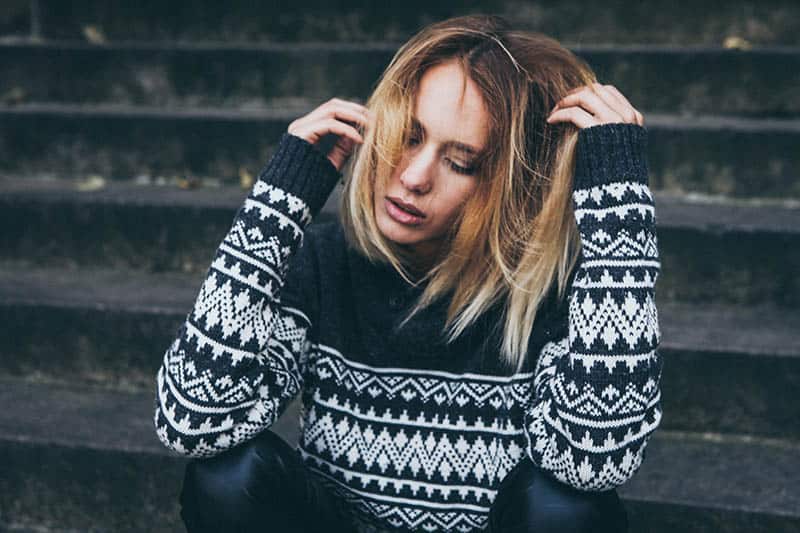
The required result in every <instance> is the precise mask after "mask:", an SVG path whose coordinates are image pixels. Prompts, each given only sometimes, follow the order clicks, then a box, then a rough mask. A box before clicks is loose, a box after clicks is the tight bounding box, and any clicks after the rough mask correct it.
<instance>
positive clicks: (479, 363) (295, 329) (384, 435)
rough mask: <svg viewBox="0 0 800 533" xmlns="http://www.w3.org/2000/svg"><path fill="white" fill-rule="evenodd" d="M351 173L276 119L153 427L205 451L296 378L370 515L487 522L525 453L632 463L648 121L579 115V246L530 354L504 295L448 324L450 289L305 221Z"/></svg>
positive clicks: (639, 403)
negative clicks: (457, 331) (428, 297)
mask: <svg viewBox="0 0 800 533" xmlns="http://www.w3.org/2000/svg"><path fill="white" fill-rule="evenodd" d="M341 178H342V175H341V173H340V172H339V171H338V170H337V169H336V168H335V166H334V165H333V164H332V163H331V162H330V160H329V159H328V158H327V157H326V156H325V155H324V154H323V153H322V152H321V151H319V150H318V149H317V148H316V147H315V146H314V145H312V144H310V143H309V142H307V141H306V140H304V139H302V138H300V137H297V136H294V135H292V134H289V133H288V132H287V133H284V135H283V136H282V138H281V139H280V142H279V144H278V147H277V150H276V152H275V153H274V155H273V156H272V158H271V159H270V160H269V162H268V163H267V165H266V166H265V167H264V169H263V171H262V172H261V173H260V174H259V177H258V179H257V180H256V182H255V184H254V185H253V187H252V189H251V190H250V192H249V193H248V195H247V197H246V198H245V200H244V203H243V205H242V206H241V207H240V208H239V209H238V211H237V212H236V215H235V217H234V219H233V224H232V227H231V228H230V231H229V232H228V233H227V235H226V236H225V237H224V240H223V241H222V243H221V244H220V245H219V248H218V249H217V250H216V252H215V254H214V256H213V261H212V263H211V266H210V268H209V269H208V271H207V274H206V277H205V280H204V281H203V283H202V286H201V288H200V293H199V295H198V296H197V299H196V301H195V303H194V305H193V307H192V309H191V310H190V312H189V313H188V315H187V316H186V320H185V322H184V323H183V324H182V326H181V327H180V329H179V331H178V332H177V336H176V338H175V339H174V341H173V342H172V343H171V345H170V346H169V347H168V349H167V350H166V353H165V354H164V357H163V363H162V365H161V367H160V368H159V370H158V374H157V394H156V398H155V416H154V423H155V428H156V431H157V434H158V437H159V439H160V440H161V442H162V443H163V444H164V445H165V446H166V447H168V448H169V449H171V450H174V451H176V452H179V453H180V454H183V455H185V456H190V457H210V456H213V455H216V454H220V453H223V452H225V451H226V450H228V449H230V448H231V447H233V446H236V445H238V444H241V443H243V442H245V441H247V440H248V439H252V438H253V437H254V436H255V435H256V434H258V433H259V432H261V431H264V430H266V429H267V428H269V427H270V426H271V425H272V424H273V423H274V422H275V421H276V419H277V418H278V417H279V416H280V415H281V414H282V413H283V412H284V411H285V410H286V408H287V407H288V405H289V404H290V403H291V402H292V400H293V399H295V398H296V397H297V395H298V394H301V399H302V405H303V409H302V411H301V412H302V415H301V417H300V421H299V422H300V425H301V437H300V441H299V443H298V445H297V449H298V451H299V453H300V455H301V457H302V459H303V461H304V463H305V464H306V465H307V467H308V470H309V472H310V474H311V475H313V476H315V477H316V478H317V479H319V481H320V482H321V483H323V484H324V485H325V486H327V487H328V488H329V489H330V490H331V491H333V492H334V493H335V494H336V495H337V496H338V497H340V498H341V501H342V505H344V506H346V508H347V509H348V510H349V511H350V513H351V515H352V516H353V517H354V523H355V524H357V528H358V530H359V531H381V530H404V531H409V530H410V531H463V532H468V531H479V530H484V529H486V527H487V525H488V514H489V510H490V507H491V504H492V502H493V501H494V498H495V496H496V494H497V491H498V486H499V484H500V483H501V481H502V480H503V479H504V478H505V477H506V475H507V474H508V473H509V471H510V470H511V469H512V468H513V467H514V466H515V465H516V464H518V463H519V461H520V460H521V459H523V458H524V457H526V456H527V457H530V458H531V460H532V461H533V463H534V464H536V465H537V466H539V467H540V468H542V469H543V470H544V471H545V472H546V473H547V474H548V475H551V476H553V477H555V478H556V479H558V480H559V481H561V482H563V483H565V484H568V485H570V486H573V487H576V488H578V489H581V490H587V491H602V490H608V489H611V488H614V487H617V486H619V485H622V484H623V483H625V482H626V481H627V480H629V479H630V478H631V476H633V474H634V473H635V472H636V471H637V469H638V468H639V466H640V464H641V463H642V460H643V459H644V456H645V446H646V444H647V442H648V439H649V437H650V435H651V434H652V433H653V432H654V431H655V429H656V428H657V427H658V425H659V422H660V420H661V404H660V397H661V396H660V378H661V368H662V360H661V357H660V355H659V353H658V351H657V347H658V344H659V341H660V332H659V324H658V315H657V311H656V307H655V302H654V295H655V294H654V291H655V281H656V277H657V275H658V272H659V269H660V262H659V256H658V249H657V242H656V230H655V213H654V202H653V196H652V195H651V192H650V190H649V188H648V173H647V159H646V130H645V129H644V128H642V127H640V126H638V125H635V124H623V123H617V124H602V125H598V126H593V127H589V128H584V129H582V130H580V132H579V136H578V143H577V161H576V167H575V175H574V182H573V183H574V184H573V192H572V200H573V207H574V215H575V221H576V223H577V227H578V230H579V232H580V237H581V242H582V251H581V256H580V258H579V263H578V265H577V266H576V268H575V269H574V270H573V272H572V276H571V278H570V280H569V291H568V292H567V295H566V297H565V299H564V301H558V300H557V299H556V298H555V292H554V291H553V290H551V291H550V294H549V295H548V297H547V298H546V299H545V301H544V304H543V305H542V307H541V308H540V309H539V311H538V314H537V318H536V321H535V323H534V326H533V330H532V334H531V338H530V345H529V351H528V357H527V359H526V363H525V365H524V366H523V368H522V369H521V370H520V371H519V372H513V370H505V368H507V367H503V366H501V365H500V355H499V345H500V340H501V339H500V337H499V335H501V334H502V327H501V326H498V317H499V316H500V313H501V312H502V308H501V306H497V305H496V306H495V307H493V308H492V309H491V311H489V312H486V313H484V315H482V316H481V318H480V319H479V320H478V321H477V322H476V323H474V324H473V326H472V327H470V328H469V329H468V330H467V331H466V332H465V333H464V334H462V335H461V336H460V337H459V338H458V339H457V340H456V341H455V342H453V343H451V344H449V345H448V344H447V343H445V342H444V341H443V340H442V336H441V335H440V332H441V331H442V326H443V324H444V321H445V317H446V311H447V305H448V302H447V299H446V298H445V299H442V300H440V301H438V302H437V303H435V304H434V305H432V306H431V307H429V308H426V309H425V310H424V311H423V312H421V313H419V314H417V315H416V316H415V317H414V318H413V319H412V320H411V321H410V322H409V323H408V324H407V325H406V327H405V328H403V329H400V330H399V331H394V325H395V324H397V323H399V321H400V320H402V318H404V317H405V316H406V313H407V311H408V310H409V309H410V306H411V304H412V303H413V302H414V301H415V298H416V297H417V296H419V295H420V294H421V292H422V290H423V289H424V284H423V285H420V286H417V287H413V286H411V285H409V284H407V283H406V282H405V281H404V280H403V279H402V278H401V277H400V276H399V274H397V273H396V272H395V271H394V270H393V269H392V268H391V267H390V266H386V265H384V264H373V263H372V262H370V261H368V260H366V259H365V258H364V257H363V256H361V255H360V254H358V253H356V251H355V250H354V249H353V248H350V247H348V245H347V243H346V241H345V239H344V235H343V232H342V229H341V226H340V224H339V222H338V221H329V222H324V223H315V224H310V223H311V221H312V219H313V218H314V217H315V216H316V215H317V214H318V213H319V211H320V210H321V208H322V206H323V204H324V203H325V201H326V199H327V198H328V196H329V195H330V193H331V192H332V190H333V188H334V187H335V186H336V184H337V182H339V181H340V180H341Z"/></svg>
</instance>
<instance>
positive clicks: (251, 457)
mask: <svg viewBox="0 0 800 533" xmlns="http://www.w3.org/2000/svg"><path fill="white" fill-rule="evenodd" d="M180 503H181V518H182V519H183V522H184V524H185V525H186V529H187V532H188V533H210V532H214V533H220V532H224V533H256V532H258V533H268V532H269V533H290V532H291V533H318V532H319V533H322V532H325V533H339V532H341V533H351V532H355V528H354V527H353V526H352V524H351V522H350V519H349V517H348V516H347V515H346V514H345V512H344V511H343V506H342V505H341V504H340V503H339V502H338V501H337V498H336V496H335V495H334V494H333V493H331V492H330V491H329V490H328V489H327V488H326V487H323V486H322V485H321V484H319V483H318V480H316V479H315V478H313V477H311V476H310V475H309V474H308V472H307V470H306V468H305V465H304V464H303V463H302V460H301V458H300V455H299V453H298V452H297V451H296V450H293V449H292V448H291V446H289V444H288V443H286V442H285V441H284V440H283V439H282V438H281V437H279V436H278V435H276V434H275V433H274V432H272V431H270V430H266V431H263V432H262V433H261V434H259V435H258V436H256V437H255V438H254V439H252V440H250V441H248V442H245V443H243V444H241V445H239V446H237V447H235V448H233V449H231V450H228V451H226V452H225V453H223V454H220V455H218V456H216V457H211V458H204V459H192V460H190V461H189V463H188V464H187V466H186V474H185V477H184V481H183V489H182V491H181V496H180ZM627 521H628V520H627V513H626V511H625V508H624V506H623V504H622V502H621V500H620V499H619V497H618V496H617V492H616V491H615V490H611V491H604V492H584V491H579V490H576V489H574V488H572V487H569V486H567V485H564V484H562V483H559V482H558V481H556V480H555V479H554V478H552V477H550V476H549V475H547V474H545V473H544V472H543V471H542V470H540V469H538V468H536V467H535V466H534V465H533V463H532V462H531V460H530V459H528V458H526V459H523V460H522V461H521V462H520V463H519V464H517V465H516V466H515V467H514V469H513V470H512V471H511V472H509V474H508V475H507V476H506V478H505V479H504V480H503V481H502V483H501V484H500V487H499V489H498V493H497V495H496V499H495V501H494V503H493V505H492V508H491V511H490V514H489V527H488V529H487V531H489V532H490V533H555V532H558V533H590V532H591V533H626V532H627V531H628V524H627Z"/></svg>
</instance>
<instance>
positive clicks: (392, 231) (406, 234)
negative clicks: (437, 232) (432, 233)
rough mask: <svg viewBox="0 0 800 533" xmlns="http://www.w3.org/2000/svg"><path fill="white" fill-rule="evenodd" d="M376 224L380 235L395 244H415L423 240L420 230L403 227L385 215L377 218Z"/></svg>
mask: <svg viewBox="0 0 800 533" xmlns="http://www.w3.org/2000/svg"><path fill="white" fill-rule="evenodd" d="M377 224H378V229H379V230H380V232H381V234H383V236H384V237H386V238H387V239H389V240H390V241H392V242H395V243H397V244H416V243H418V242H421V241H423V240H425V235H424V234H423V233H422V230H419V229H415V228H410V227H408V228H407V227H404V226H403V225H402V224H399V223H397V222H395V221H394V220H392V219H391V218H390V217H389V216H388V215H386V214H380V215H379V216H378V220H377Z"/></svg>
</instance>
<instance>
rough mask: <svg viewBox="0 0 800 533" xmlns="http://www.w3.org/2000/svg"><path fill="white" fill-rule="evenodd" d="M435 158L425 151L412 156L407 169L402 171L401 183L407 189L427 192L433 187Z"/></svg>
mask: <svg viewBox="0 0 800 533" xmlns="http://www.w3.org/2000/svg"><path fill="white" fill-rule="evenodd" d="M434 162H435V160H434V159H433V158H431V157H430V156H426V155H425V154H424V153H418V154H416V155H414V156H411V158H410V161H409V163H408V165H407V166H406V168H405V170H403V171H402V172H401V173H400V183H402V184H403V186H404V187H405V188H406V189H409V190H411V191H414V192H417V193H419V194H425V193H427V192H429V191H430V190H431V188H432V187H433V164H434Z"/></svg>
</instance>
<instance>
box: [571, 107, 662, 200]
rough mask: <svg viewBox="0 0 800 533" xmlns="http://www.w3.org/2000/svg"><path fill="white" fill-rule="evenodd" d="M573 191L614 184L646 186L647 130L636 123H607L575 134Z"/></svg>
mask: <svg viewBox="0 0 800 533" xmlns="http://www.w3.org/2000/svg"><path fill="white" fill-rule="evenodd" d="M576 150H577V155H576V159H577V160H576V163H575V180H574V186H573V188H574V189H586V188H589V187H592V186H594V185H600V184H604V183H610V182H614V181H634V182H638V183H644V184H647V182H648V181H647V180H648V169H647V130H646V129H645V128H643V127H642V126H639V125H638V124H631V123H627V122H626V123H622V122H616V123H608V124H599V125H597V126H590V127H588V128H583V129H581V130H580V132H578V144H577V148H576Z"/></svg>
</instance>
